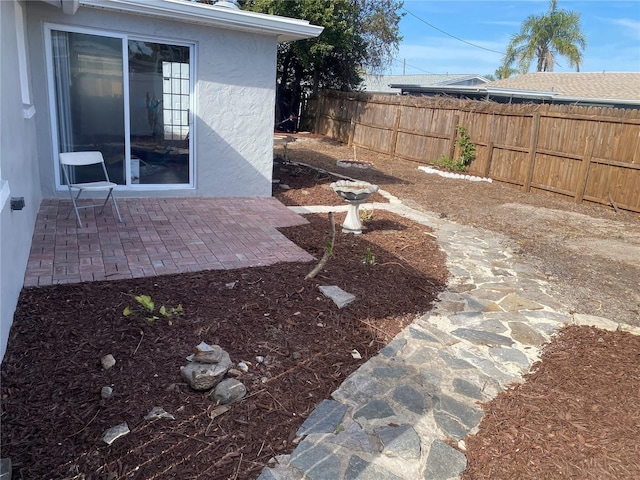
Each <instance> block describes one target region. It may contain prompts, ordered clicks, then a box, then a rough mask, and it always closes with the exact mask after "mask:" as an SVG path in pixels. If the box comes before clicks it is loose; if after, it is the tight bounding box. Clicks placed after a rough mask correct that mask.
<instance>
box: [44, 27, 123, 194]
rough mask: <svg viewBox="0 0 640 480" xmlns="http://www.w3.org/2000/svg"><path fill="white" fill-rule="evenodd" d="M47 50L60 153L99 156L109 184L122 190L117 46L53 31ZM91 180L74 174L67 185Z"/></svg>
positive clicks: (111, 41) (120, 68) (120, 72)
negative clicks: (96, 154)
mask: <svg viewBox="0 0 640 480" xmlns="http://www.w3.org/2000/svg"><path fill="white" fill-rule="evenodd" d="M51 45H52V58H53V69H54V86H55V102H56V115H57V127H58V144H59V147H60V151H61V152H73V151H87V150H99V151H100V152H102V155H103V156H104V159H105V163H106V166H107V171H108V172H109V177H110V179H111V181H113V182H116V183H118V184H121V185H123V184H126V181H125V126H124V89H123V85H124V83H123V58H122V40H121V39H119V38H110V37H104V36H98V35H89V34H85V33H74V32H63V31H57V30H53V31H52V32H51ZM97 168H100V169H101V167H100V166H97ZM93 175H94V172H91V171H84V170H82V169H80V168H78V169H76V170H75V172H74V174H73V176H74V178H72V179H71V181H72V182H82V181H88V180H93V179H95V177H93ZM60 178H62V179H63V178H64V177H63V176H62V175H61V176H60Z"/></svg>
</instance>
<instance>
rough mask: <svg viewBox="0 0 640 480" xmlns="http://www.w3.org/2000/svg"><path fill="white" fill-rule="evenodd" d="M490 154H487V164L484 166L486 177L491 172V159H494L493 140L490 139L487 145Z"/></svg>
mask: <svg viewBox="0 0 640 480" xmlns="http://www.w3.org/2000/svg"><path fill="white" fill-rule="evenodd" d="M487 150H488V156H487V166H486V167H484V177H485V178H488V177H489V173H490V172H491V160H493V141H489V145H487Z"/></svg>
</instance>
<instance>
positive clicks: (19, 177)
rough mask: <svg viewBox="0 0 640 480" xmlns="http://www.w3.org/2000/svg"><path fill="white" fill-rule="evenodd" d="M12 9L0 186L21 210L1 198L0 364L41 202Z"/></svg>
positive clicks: (1, 11)
mask: <svg viewBox="0 0 640 480" xmlns="http://www.w3.org/2000/svg"><path fill="white" fill-rule="evenodd" d="M16 8H21V4H18V3H15V2H13V1H0V22H1V24H0V45H2V48H1V53H0V65H1V67H0V85H1V91H2V96H1V97H0V139H1V141H0V182H2V183H3V184H4V191H5V192H7V191H9V192H10V193H9V195H10V196H13V197H24V200H25V207H24V209H22V210H15V211H12V210H11V208H10V200H9V199H8V198H6V199H5V200H6V201H4V202H2V206H1V212H0V359H1V358H3V357H4V354H5V349H6V346H7V339H8V335H9V329H10V327H11V323H12V321H13V314H14V311H15V307H16V304H17V302H18V296H19V294H20V290H21V288H22V284H23V277H24V271H25V268H26V265H27V259H28V257H29V249H30V245H31V238H32V235H33V227H34V225H35V219H36V215H37V213H38V208H39V206H40V201H41V199H42V196H41V193H40V178H39V175H38V150H37V141H36V137H37V136H36V128H35V123H36V118H37V117H38V116H42V115H45V116H46V115H47V112H46V109H44V110H36V111H35V116H33V113H34V111H33V108H32V106H31V105H23V95H22V93H23V92H22V89H23V86H24V88H26V89H27V90H28V89H29V82H28V79H27V78H21V70H20V62H19V55H20V53H19V52H20V49H19V48H18V42H19V41H20V38H19V37H20V35H19V34H18V29H17V28H16V27H17V21H18V19H19V18H20V15H19V12H18V16H16V10H15V9H16ZM23 72H24V70H23ZM26 93H27V97H28V95H29V92H26ZM25 117H30V118H25ZM5 182H6V183H5Z"/></svg>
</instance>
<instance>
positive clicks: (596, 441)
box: [0, 136, 640, 480]
mask: <svg viewBox="0 0 640 480" xmlns="http://www.w3.org/2000/svg"><path fill="white" fill-rule="evenodd" d="M277 153H279V154H280V155H282V154H283V153H284V152H283V151H282V149H281V148H279V149H277ZM356 154H357V159H358V160H362V161H369V162H371V163H373V165H374V169H372V170H360V169H358V170H356V169H343V168H341V167H337V166H336V160H337V159H352V158H353V150H352V149H349V148H347V147H345V146H343V145H340V144H337V143H335V142H332V141H328V140H323V139H318V138H311V137H309V136H306V137H305V136H300V137H299V138H298V140H297V141H296V142H294V143H292V144H290V145H289V146H288V149H287V155H288V157H289V158H290V159H293V160H297V161H300V162H305V163H310V164H314V165H317V166H322V167H324V168H326V169H329V170H333V171H339V172H341V173H343V174H345V175H350V176H357V177H358V178H360V179H363V180H369V181H372V182H374V183H377V184H378V185H380V187H381V188H383V189H385V190H387V191H389V192H391V193H392V194H394V195H396V196H398V197H399V198H401V199H403V200H404V201H406V202H407V203H408V204H409V205H411V206H413V207H414V208H418V209H424V210H428V211H432V212H436V213H438V214H441V215H446V216H447V217H448V218H450V219H451V220H454V221H457V222H460V223H465V224H469V225H475V226H477V227H479V228H485V229H488V230H493V231H497V232H501V233H504V234H506V235H508V236H509V237H510V238H511V239H512V242H513V246H514V247H515V248H517V249H518V251H519V252H520V254H521V255H522V256H523V259H524V260H526V261H527V262H530V263H532V264H534V265H535V266H537V267H538V268H540V269H541V271H543V272H545V273H546V274H547V277H548V278H549V281H550V282H551V283H552V284H553V285H554V288H555V289H556V294H557V295H558V298H559V299H560V300H561V301H563V302H564V303H565V304H568V305H570V306H572V308H574V309H575V310H576V311H578V312H582V313H589V314H594V315H601V316H605V317H608V318H610V319H612V320H616V321H619V322H625V323H629V324H634V325H638V324H639V323H640V319H639V309H640V298H639V295H640V291H639V288H638V279H639V278H640V276H639V275H638V273H639V271H640V265H638V258H639V255H637V254H635V253H634V252H637V251H638V249H639V247H640V239H639V238H638V235H639V232H640V228H639V227H640V221H639V219H638V217H637V216H634V215H631V214H625V213H616V212H615V211H613V210H612V209H608V208H603V207H596V206H580V205H575V204H573V203H570V202H566V201H562V200H560V199H555V198H551V197H545V196H542V195H524V194H521V193H520V192H518V191H516V190H512V189H508V188H505V187H501V186H498V185H490V184H486V183H471V182H465V181H460V180H451V179H443V178H441V177H436V176H433V175H427V174H425V173H423V172H420V171H418V170H417V168H416V165H415V164H411V163H409V162H397V161H393V162H391V161H389V160H388V159H385V158H382V157H380V156H378V155H373V154H371V153H367V152H360V151H358V152H356ZM276 178H279V179H280V180H281V182H282V183H286V184H288V185H289V186H290V187H292V188H291V189H289V190H284V189H280V188H277V189H276V192H277V193H276V195H277V197H278V198H279V199H280V200H281V201H283V203H286V204H318V203H325V202H336V204H339V203H340V201H339V199H337V196H335V194H334V193H333V192H332V191H330V190H329V188H328V183H330V182H331V181H332V180H334V179H333V178H332V177H330V176H329V175H326V174H322V173H320V174H318V173H314V172H309V171H307V170H306V169H303V168H292V167H291V166H289V165H278V164H277V165H276ZM378 199H379V198H378ZM342 215H344V214H341V215H336V218H335V222H336V224H337V225H339V224H340V223H341V222H342V219H343V217H342ZM308 220H309V222H310V223H309V225H304V226H300V227H292V228H288V229H283V233H284V234H285V235H287V236H288V237H289V238H290V239H292V241H294V242H295V243H296V244H298V245H300V246H301V247H302V248H304V249H306V250H307V251H309V252H310V253H311V254H312V255H314V256H315V257H316V258H320V257H321V256H322V254H323V253H324V251H325V245H326V241H327V238H328V237H329V222H328V218H327V216H326V215H311V216H308ZM365 233H366V234H365V235H363V236H361V237H355V236H352V235H344V234H341V233H340V230H339V228H338V233H337V234H336V242H335V245H334V249H333V250H334V257H332V258H330V259H329V261H328V263H327V265H326V266H325V268H324V269H323V270H322V271H321V272H320V273H319V274H318V276H317V277H316V278H314V279H310V280H305V279H304V277H305V275H306V274H307V273H308V272H309V271H310V270H311V269H312V268H313V266H314V264H313V263H311V264H279V265H276V266H273V267H260V268H251V269H243V270H231V271H208V272H200V273H189V274H181V275H168V276H161V277H154V278H146V279H137V280H126V281H111V282H94V283H83V284H76V285H60V286H52V287H40V288H28V289H25V290H23V292H22V294H21V297H20V302H19V305H18V310H17V312H16V316H15V320H14V324H13V327H12V330H11V332H10V338H9V344H8V347H7V353H6V355H5V358H4V361H3V363H2V369H1V385H0V400H1V407H2V412H1V415H2V416H1V420H2V421H1V422H0V429H1V431H0V434H1V438H2V445H1V447H0V448H1V450H2V457H10V458H11V459H12V461H13V466H14V470H13V475H14V477H13V478H19V479H49V478H54V479H78V480H79V479H171V478H175V479H186V478H189V479H195V478H202V479H205V478H206V479H255V478H256V477H257V476H258V474H259V473H260V471H261V469H262V468H263V467H264V465H266V464H267V463H268V461H269V459H271V458H272V457H273V456H275V455H276V454H282V453H287V452H291V451H292V450H293V448H294V447H295V444H296V442H297V441H298V440H299V439H296V437H295V432H296V430H297V429H298V427H299V426H300V424H301V423H302V422H303V421H304V418H306V416H308V415H309V414H310V412H311V411H312V410H313V408H314V407H315V406H316V405H317V404H318V403H319V402H320V401H321V400H322V399H324V398H329V395H330V393H331V392H332V391H333V390H335V388H337V386H338V385H340V383H341V382H342V381H343V380H344V378H346V376H347V375H349V373H351V372H352V371H353V370H355V369H356V368H357V367H358V366H359V365H361V364H362V363H363V362H365V361H366V360H367V359H368V358H370V357H371V356H372V355H375V354H376V352H377V351H378V350H379V349H380V348H381V347H382V346H384V345H385V344H386V343H387V342H388V341H389V340H390V339H391V338H392V337H393V336H394V335H395V334H396V333H397V332H398V331H399V330H400V329H402V328H403V327H404V326H406V325H407V324H408V323H409V322H410V321H411V320H412V319H413V318H414V316H415V315H416V314H419V313H422V312H424V311H427V310H429V309H430V308H431V306H432V304H433V302H434V301H435V299H436V297H437V295H438V293H439V292H440V291H442V290H443V289H444V288H445V285H446V280H447V275H448V273H447V271H446V268H445V257H444V255H443V253H442V252H441V251H439V250H438V247H437V244H436V242H435V239H434V238H433V237H432V236H431V235H430V232H429V230H428V229H426V228H424V227H422V226H419V225H416V224H414V223H412V222H409V221H407V220H405V219H402V218H399V217H396V216H394V215H392V214H389V213H386V212H383V211H375V212H374V213H373V217H372V218H370V219H368V221H366V222H365ZM320 284H324V285H331V284H335V285H339V286H341V287H342V288H344V289H345V290H347V291H349V292H351V293H354V294H355V295H356V296H357V298H358V300H357V308H356V307H355V305H353V306H348V307H346V308H345V309H343V310H338V309H337V308H336V306H335V305H334V304H333V302H332V301H331V300H329V299H327V298H325V297H323V296H322V295H321V294H320V293H319V290H318V288H317V287H318V285H320ZM140 294H146V295H151V296H152V298H153V300H154V301H155V303H156V305H165V306H166V307H167V308H170V307H173V306H177V305H178V304H180V305H182V310H183V312H182V313H181V314H176V315H174V316H171V317H169V318H164V317H162V318H160V319H158V320H155V321H149V320H147V319H146V317H147V315H145V314H143V313H141V312H138V311H136V313H134V314H133V315H131V316H128V317H126V316H124V315H123V314H122V312H123V309H124V308H125V307H126V306H130V307H134V306H135V302H134V300H133V298H132V296H133V295H140ZM201 341H206V342H208V343H210V344H214V343H215V344H219V345H220V346H222V347H223V348H224V349H225V350H227V351H228V352H229V354H230V356H231V359H232V361H234V362H236V363H237V362H240V361H245V362H246V363H247V365H248V367H249V368H248V371H247V372H241V371H238V372H235V373H234V374H235V375H237V378H238V379H239V380H240V381H242V382H243V383H244V384H245V386H246V387H247V389H248V394H247V397H246V398H245V399H244V400H243V401H241V402H239V403H237V404H234V405H233V406H232V407H231V409H229V410H228V411H223V410H221V409H220V408H219V406H217V405H216V404H215V402H213V401H212V400H211V399H210V398H209V397H208V392H196V391H193V390H191V389H190V388H189V387H188V385H186V384H185V383H184V382H183V381H182V380H181V378H180V376H179V374H178V372H179V368H180V366H181V365H185V364H186V360H185V357H186V356H187V355H188V354H189V353H191V351H192V349H193V348H194V347H195V346H196V345H197V344H198V343H200V342H201ZM354 350H357V352H358V353H359V354H360V355H361V357H362V358H360V359H358V358H354V356H353V355H352V352H353V351H354ZM108 353H111V354H112V355H113V356H114V357H115V358H116V364H115V366H114V367H112V368H110V369H108V370H105V369H103V368H102V367H101V365H100V359H101V358H102V356H103V355H106V354H108ZM257 357H263V358H264V359H263V361H261V362H259V361H258V360H257ZM639 365H640V344H639V343H638V337H634V336H632V335H630V334H628V333H623V332H604V331H601V330H597V329H594V328H591V327H570V328H568V329H566V330H564V331H563V332H562V333H561V334H560V335H559V336H558V337H557V338H556V339H555V340H554V341H553V342H552V343H551V344H550V345H549V346H548V347H547V349H546V350H545V355H544V357H543V360H542V362H541V363H539V364H538V365H536V366H535V368H534V370H533V371H532V373H531V375H529V376H528V378H527V382H526V383H524V384H522V385H521V386H514V387H513V388H511V389H509V390H508V391H507V392H505V393H503V394H500V395H499V396H498V397H497V398H496V399H495V400H493V401H491V402H488V403H487V404H484V405H483V409H484V410H485V412H486V415H485V418H484V419H483V421H482V424H481V426H480V430H479V432H478V434H477V435H474V436H471V437H468V438H467V447H468V448H467V451H466V452H465V453H466V455H467V458H468V462H469V466H468V468H467V471H465V473H464V476H465V479H484V478H491V479H505V480H506V479H513V478H527V479H540V478H545V479H547V478H550V479H554V478H576V479H578V478H580V479H581V478H594V479H595V478H603V479H609V478H611V479H613V478H615V479H625V480H626V479H635V478H640V465H639V461H638V459H639V458H640V455H638V454H639V453H640V451H638V444H637V442H636V439H637V438H638V436H639V435H640V418H639V417H638V414H637V405H639V404H640V368H639ZM104 386H111V387H113V392H114V393H113V395H112V396H111V397H110V398H108V399H103V398H101V395H100V393H101V389H102V388H103V387H104ZM156 406H160V407H162V408H164V409H165V410H166V411H167V412H168V413H170V414H171V415H173V416H174V417H175V420H169V419H156V420H144V416H145V415H146V414H147V413H148V412H149V411H150V410H151V409H152V408H154V407H156ZM123 422H127V425H128V427H129V429H130V430H131V433H130V434H128V435H126V436H125V437H122V438H120V439H118V440H116V441H115V442H114V443H113V444H112V445H111V446H107V445H106V444H105V443H103V442H102V441H101V437H102V434H103V432H104V431H105V430H106V429H107V428H109V427H113V426H115V425H118V424H121V423H123Z"/></svg>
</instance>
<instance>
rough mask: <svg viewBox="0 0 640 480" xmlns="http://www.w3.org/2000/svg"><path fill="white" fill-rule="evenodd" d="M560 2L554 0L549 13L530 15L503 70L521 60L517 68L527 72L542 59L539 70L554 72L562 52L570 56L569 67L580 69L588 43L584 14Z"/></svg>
mask: <svg viewBox="0 0 640 480" xmlns="http://www.w3.org/2000/svg"><path fill="white" fill-rule="evenodd" d="M557 3H558V2H557V0H551V2H550V3H549V11H548V12H547V13H546V14H543V15H529V16H528V17H527V19H526V20H525V21H524V22H523V23H522V26H521V28H520V32H519V33H517V34H515V35H513V36H512V37H511V41H510V42H509V46H508V47H507V51H506V53H505V56H504V59H503V62H502V66H501V67H500V69H501V70H502V71H503V72H508V71H509V69H511V66H512V65H513V63H514V62H517V65H518V69H517V70H518V71H519V72H520V73H527V72H528V71H529V67H530V66H531V62H533V59H534V58H536V59H537V61H538V65H537V71H538V72H553V65H554V63H556V56H558V55H560V56H563V57H566V58H567V59H568V60H569V66H570V67H572V68H573V67H575V69H576V71H577V72H579V71H580V63H581V62H582V51H583V50H584V49H585V47H586V46H587V42H586V39H585V36H584V34H583V33H582V30H581V28H580V14H579V13H576V12H570V11H567V10H561V9H558V8H557ZM507 76H508V75H507Z"/></svg>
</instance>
